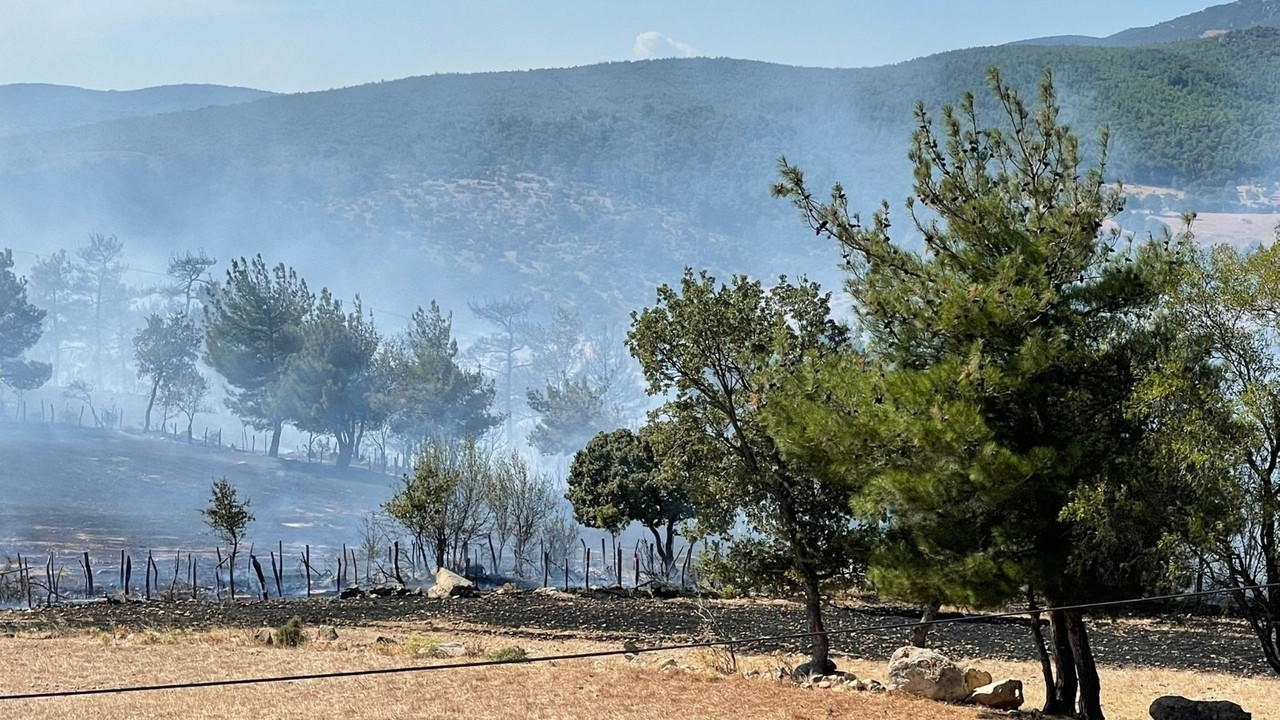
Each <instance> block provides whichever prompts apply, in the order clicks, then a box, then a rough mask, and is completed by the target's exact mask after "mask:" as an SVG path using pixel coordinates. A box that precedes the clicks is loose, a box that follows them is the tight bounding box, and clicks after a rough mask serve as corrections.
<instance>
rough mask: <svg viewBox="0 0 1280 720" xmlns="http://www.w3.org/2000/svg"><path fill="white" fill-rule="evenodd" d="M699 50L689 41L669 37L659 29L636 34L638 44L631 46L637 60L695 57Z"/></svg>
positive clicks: (633, 55) (632, 54)
mask: <svg viewBox="0 0 1280 720" xmlns="http://www.w3.org/2000/svg"><path fill="white" fill-rule="evenodd" d="M697 52H698V51H697V50H694V49H693V46H692V45H690V44H689V43H683V42H680V41H679V40H676V39H675V38H670V37H667V36H666V35H663V34H662V33H660V32H658V31H657V30H650V31H649V32H642V33H640V34H639V35H637V36H636V44H635V45H633V46H632V48H631V56H632V57H634V58H636V59H637V60H652V59H653V58H660V57H693V56H694V55H696V54H697Z"/></svg>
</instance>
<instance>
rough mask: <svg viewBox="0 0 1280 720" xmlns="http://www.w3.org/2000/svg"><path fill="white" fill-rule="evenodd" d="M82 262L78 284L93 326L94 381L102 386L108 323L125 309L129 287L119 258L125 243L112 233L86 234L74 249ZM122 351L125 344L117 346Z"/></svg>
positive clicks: (108, 329)
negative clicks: (87, 239) (84, 238)
mask: <svg viewBox="0 0 1280 720" xmlns="http://www.w3.org/2000/svg"><path fill="white" fill-rule="evenodd" d="M76 255H77V256H79V258H80V262H81V265H80V266H79V268H78V272H77V278H76V279H77V285H78V286H79V290H80V293H81V295H82V296H83V297H84V298H85V299H86V300H87V302H88V305H89V318H90V325H91V328H92V340H91V342H92V347H93V377H94V385H96V386H98V387H99V388H101V387H102V369H103V362H104V357H103V354H104V352H105V350H106V343H107V340H108V338H109V335H108V333H109V332H110V329H111V328H110V323H111V321H113V320H116V319H118V318H119V317H120V316H121V315H123V313H124V306H125V302H126V300H127V296H128V291H127V289H126V288H125V286H124V283H123V277H124V271H125V270H126V267H125V265H124V263H123V262H122V257H123V255H124V243H123V242H121V241H120V240H118V239H116V236H115V235H112V236H110V237H107V236H105V235H103V234H101V233H97V234H94V235H91V236H89V244H88V245H86V246H84V247H82V248H79V249H78V250H76ZM119 349H120V351H121V352H125V350H124V348H119Z"/></svg>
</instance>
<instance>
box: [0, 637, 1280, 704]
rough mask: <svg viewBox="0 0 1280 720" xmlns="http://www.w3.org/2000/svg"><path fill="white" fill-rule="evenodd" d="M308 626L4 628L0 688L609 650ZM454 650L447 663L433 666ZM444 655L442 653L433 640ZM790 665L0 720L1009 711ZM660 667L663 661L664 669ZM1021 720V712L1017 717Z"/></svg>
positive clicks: (685, 654) (325, 692) (284, 692)
mask: <svg viewBox="0 0 1280 720" xmlns="http://www.w3.org/2000/svg"><path fill="white" fill-rule="evenodd" d="M315 632H316V630H315V628H308V630H307V631H306V633H307V635H308V637H310V638H311V639H310V641H309V642H307V643H305V644H304V645H303V646H301V647H298V648H281V647H273V646H267V645H263V644H262V643H261V642H259V641H258V640H256V639H255V638H254V637H253V634H252V632H251V631H250V630H249V629H244V628H215V629H208V630H199V631H193V630H168V631H160V630H155V629H131V628H127V627H123V626H122V627H117V628H113V629H111V630H109V631H101V630H96V629H95V630H74V631H65V632H53V631H40V632H21V633H13V634H12V636H11V637H10V636H5V637H0V693H4V694H12V693H30V692H43V691H49V690H59V689H76V688H102V687H117V686H124V685H139V684H155V683H174V682H182V681H198V680H215V679H230V678H245V677H254V676H280V675H296V674H305V673H318V672H328V671H346V670H356V669H369V668H393V667H407V666H431V665H442V664H447V663H456V662H469V661H475V660H480V659H484V658H486V657H493V656H494V655H495V654H496V653H499V652H502V651H507V650H509V648H512V647H519V648H520V649H521V650H522V651H523V652H525V653H526V654H527V655H528V656H529V657H545V656H548V655H555V654H563V653H575V652H590V651H596V650H613V649H618V644H617V643H612V642H604V641H599V640H583V639H578V638H573V637H563V638H558V639H529V638H520V639H519V640H513V639H512V638H511V636H510V635H505V634H496V633H495V632H494V631H493V629H492V628H486V627H482V626H478V625H470V624H466V623H455V624H454V625H453V626H452V627H450V628H433V629H431V630H430V631H427V630H425V629H424V627H423V624H422V623H417V622H394V623H377V624H371V625H367V626H361V627H343V628H341V629H339V630H338V638H337V640H330V641H322V640H319V639H317V637H316V636H315ZM445 643H456V644H457V646H459V647H458V649H456V652H457V653H458V656H457V657H453V658H439V657H436V655H439V654H441V653H442V650H441V645H442V644H445ZM446 647H447V646H446ZM801 660H802V658H801V657H800V656H797V655H788V654H782V653H776V654H767V655H760V654H749V655H740V656H738V657H737V658H736V662H737V666H736V668H733V669H732V670H733V671H732V672H726V671H728V670H730V669H731V668H730V667H729V665H728V658H727V656H725V655H724V654H723V653H716V652H713V651H708V650H685V651H673V652H656V653H652V654H649V653H645V654H640V655H637V656H635V657H634V658H632V659H626V658H625V657H622V656H613V657H608V658H599V659H590V660H572V661H555V662H546V663H542V662H539V663H531V664H527V665H512V666H499V667H486V668H469V669H456V670H437V671H428V672H415V673H404V674H391V675H378V676H367V677H357V678H343V679H333V680H310V681H290V682H285V683H278V684H267V685H252V686H232V687H219V688H206V689H188V690H168V691H157V692H147V693H136V694H112V695H96V696H86V697H78V698H61V699H43V700H21V701H0V716H3V717H15V718H17V717H21V718H95V719H96V718H102V717H112V718H157V717H184V718H241V717H243V718H255V720H269V719H272V718H310V717H339V718H400V717H469V718H653V719H655V720H669V718H672V717H681V718H724V717H734V718H735V719H737V718H741V719H743V720H754V719H756V718H761V719H764V718H787V719H797V720H799V719H801V718H829V717H841V718H850V719H852V720H871V719H873V718H875V719H881V718H883V719H885V720H888V719H889V718H895V719H898V720H976V719H978V718H994V717H1009V715H1007V714H1005V713H994V712H990V711H987V712H984V711H980V710H978V709H976V708H972V707H964V706H949V705H943V704H938V703H933V702H929V701H925V700H919V699H915V698H909V697H900V696H897V695H894V694H885V693H874V692H866V691H862V692H859V691H854V690H843V689H841V690H834V689H819V688H804V687H800V686H797V685H794V684H792V683H790V682H786V681H779V680H776V679H774V673H775V672H776V668H778V667H789V666H792V665H793V664H794V663H797V662H799V661H801ZM961 662H962V664H973V665H976V666H978V667H981V668H983V669H986V670H987V671H989V672H991V673H992V674H993V675H995V676H996V677H997V678H1003V677H1014V678H1020V679H1022V680H1023V682H1024V683H1025V685H1026V688H1027V705H1026V706H1025V709H1033V708H1034V707H1036V706H1038V704H1039V703H1040V701H1041V699H1042V698H1041V696H1040V693H1039V687H1038V684H1037V680H1036V679H1037V677H1038V666H1036V665H1034V664H1032V663H1027V662H1010V661H990V660H977V661H970V660H967V659H961ZM841 665H842V666H843V667H844V668H845V669H846V670H848V671H852V672H854V673H855V674H857V675H858V676H859V677H860V678H864V679H880V680H883V679H884V672H885V664H884V662H882V661H872V660H870V659H867V660H853V659H843V660H842V662H841ZM664 666H668V667H664ZM1102 681H1103V689H1104V701H1105V709H1106V711H1107V713H1108V717H1109V718H1112V720H1144V719H1145V718H1147V717H1148V716H1147V707H1148V706H1149V705H1150V702H1151V700H1152V699H1154V698H1155V697H1158V696H1159V695H1162V694H1168V693H1178V694H1186V695H1191V696H1196V697H1206V698H1207V697H1221V698H1230V699H1232V700H1234V701H1236V702H1239V703H1241V704H1242V705H1243V706H1244V707H1245V708H1246V709H1248V710H1250V711H1252V712H1253V713H1254V717H1255V718H1268V717H1280V681H1278V680H1276V679H1273V678H1241V677H1233V676H1229V675H1224V674H1219V673H1204V672H1191V671H1185V670H1181V671H1180V670H1167V669H1164V670H1150V669H1122V668H1117V667H1111V666H1108V667H1104V668H1103V670H1102ZM1022 716H1023V717H1033V716H1034V714H1032V713H1023V715H1022Z"/></svg>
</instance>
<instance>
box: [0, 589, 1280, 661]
mask: <svg viewBox="0 0 1280 720" xmlns="http://www.w3.org/2000/svg"><path fill="white" fill-rule="evenodd" d="M829 613H830V614H829V616H828V619H827V627H828V629H836V630H845V629H850V630H854V632H849V633H840V634H837V635H835V636H833V637H832V649H833V651H834V652H836V653H837V654H838V655H843V656H847V657H853V658H863V659H881V658H885V657H888V656H889V655H890V654H891V653H892V652H893V651H894V650H895V649H896V648H898V647H901V646H902V645H904V644H906V643H907V637H908V630H907V629H906V628H903V627H899V628H894V629H877V628H883V627H884V626H889V625H907V624H909V623H911V622H912V621H913V619H914V618H915V617H916V614H915V611H914V610H912V609H910V608H904V607H894V606H885V605H876V604H872V605H866V604H859V605H856V606H833V607H831V608H830V610H829ZM294 615H297V616H299V617H301V618H302V619H303V621H304V622H305V623H307V624H308V625H319V624H333V625H337V626H338V627H342V626H370V625H373V626H376V625H378V624H382V623H392V622H411V623H414V624H420V625H422V626H424V627H425V628H427V629H432V628H437V629H444V628H448V627H451V626H456V625H458V624H460V623H464V624H468V625H481V626H485V627H487V628H489V629H490V631H491V632H494V633H497V634H500V635H505V636H510V637H513V638H552V637H562V638H563V637H569V638H582V639H591V640H606V641H608V640H616V641H618V642H619V643H621V642H623V641H625V640H633V641H635V642H637V643H638V644H640V645H661V644H678V643H682V642H691V641H697V640H703V639H707V638H708V637H709V635H708V631H709V628H708V622H707V619H706V618H707V617H708V615H710V617H712V618H713V619H714V624H715V628H714V630H711V632H714V633H715V635H716V636H717V637H720V638H757V637H763V636H771V635H785V634H789V633H799V632H802V631H803V629H804V626H805V625H804V610H803V607H802V606H801V605H799V604H797V603H791V602H783V601H754V600H753V601H736V600H734V601H729V600H710V601H698V600H694V599H688V598H678V599H668V600H660V599H647V598H636V597H618V596H615V595H613V594H611V593H609V592H604V591H595V592H592V593H590V594H584V593H572V594H568V593H552V594H542V593H535V592H528V591H525V592H519V593H513V594H489V595H486V596H484V597H480V598H471V599H462V598H457V599H452V600H435V599H428V598H424V597H415V596H408V597H390V598H377V599H372V598H370V599H351V600H338V599H332V598H326V599H318V598H316V599H311V600H303V599H298V600H284V601H280V600H270V601H265V602H253V603H244V602H241V603H236V604H216V603H211V602H204V601H180V602H176V603H173V602H153V603H141V602H129V603H101V602H99V603H92V604H82V605H68V606H55V607H53V608H39V609H35V610H11V611H6V612H0V631H2V632H6V633H22V632H33V631H35V632H40V631H63V630H82V629H89V628H99V629H103V630H110V629H112V628H115V627H118V626H124V627H129V628H134V629H139V628H148V629H156V630H162V631H163V630H171V629H188V630H204V629H210V628H216V627H227V626H231V627H245V628H253V627H262V626H270V627H276V626H279V625H280V624H282V623H284V621H285V620H287V619H288V618H290V617H292V616H294ZM943 617H944V618H956V617H959V615H957V614H946V613H944V615H943ZM857 628H866V629H865V630H856V629H857ZM1090 637H1091V641H1092V642H1093V644H1094V646H1095V649H1096V651H1097V653H1098V657H1099V662H1100V663H1102V664H1105V665H1110V666H1115V667H1123V668H1135V667H1149V668H1167V669H1177V670H1201V671H1218V672H1227V673H1231V674H1236V675H1266V674H1268V672H1269V671H1268V668H1267V666H1266V663H1265V662H1264V660H1263V658H1262V656H1261V652H1260V650H1259V648H1258V645H1257V641H1256V640H1255V639H1254V637H1253V636H1252V634H1251V633H1250V631H1249V629H1248V627H1247V626H1246V625H1245V624H1244V623H1243V622H1242V621H1239V620H1236V619H1230V618H1218V617H1205V616H1199V615H1166V616H1163V617H1159V618H1134V617H1125V618H1097V619H1096V620H1095V622H1094V624H1093V627H1092V630H1091V636H1090ZM930 644H931V645H932V646H935V647H937V648H938V649H939V650H941V651H942V652H944V653H946V654H948V655H950V656H952V657H971V658H978V657H981V658H993V659H1005V660H1015V661H1030V660H1034V659H1035V649H1034V646H1033V645H1032V641H1031V635H1030V632H1029V630H1028V625H1027V620H1026V619H1023V618H1007V617H1002V618H989V617H988V618H980V619H976V620H972V621H965V622H950V623H945V624H941V625H939V626H937V627H936V628H935V629H934V630H933V635H931V637H930ZM744 648H745V649H746V650H747V651H749V652H754V653H771V652H775V651H781V652H788V653H793V652H801V651H803V649H804V643H803V640H794V639H793V640H758V641H754V642H750V643H747V644H745V645H744Z"/></svg>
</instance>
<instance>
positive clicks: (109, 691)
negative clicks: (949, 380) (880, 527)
mask: <svg viewBox="0 0 1280 720" xmlns="http://www.w3.org/2000/svg"><path fill="white" fill-rule="evenodd" d="M1274 588H1280V583H1269V584H1265V585H1249V586H1246V587H1240V588H1229V589H1222V590H1202V591H1199V592H1186V593H1173V594H1169V595H1151V596H1145V597H1137V598H1128V599H1124V600H1108V601H1105V602H1096V603H1080V604H1077V605H1060V606H1057V607H1049V608H1038V609H1029V610H1010V611H1006V612H999V613H989V614H982V615H963V616H961V617H954V618H939V619H937V620H934V621H933V622H932V624H933V625H949V624H953V623H962V622H979V621H983V620H990V619H993V618H1003V617H1016V616H1021V615H1036V614H1039V613H1045V612H1063V611H1068V610H1087V609H1090V608H1102V607H1116V606H1119V605H1134V604H1137V603H1144V602H1155V601H1161V600H1178V599H1183V598H1193V597H1206V596H1210V595H1222V594H1226V593H1237V592H1246V591H1255V590H1269V589H1274ZM919 624H920V621H918V620H913V621H910V622H899V623H888V624H882V625H868V626H864V627H856V628H838V629H835V630H828V631H826V632H825V633H816V632H800V633H787V634H783V635H762V636H759V637H754V638H739V639H731V640H704V641H700V642H691V643H680V644H674V645H659V646H654V647H634V648H630V649H623V650H597V651H592V652H580V653H564V654H561V655H543V656H538V657H526V658H516V659H511V660H474V661H470V662H460V663H446V664H442V665H413V666H408V667H395V668H376V669H367V670H339V671H333V672H323V673H307V674H302V675H278V676H267V677H252V678H232V679H228V680H204V681H199V682H182V683H165V684H160V685H131V686H125V687H108V688H87V689H80V690H50V691H47V692H35V693H14V694H5V695H0V702H3V701H7V700H38V699H48V698H64V697H80V696H84V695H114V694H122V693H136V692H154V691H158V690H193V689H199V688H211V687H228V686H233V685H262V684H266V683H277V682H298V681H302V680H330V679H336V678H350V677H366V676H373V675H397V674H402V673H416V672H432V671H438V670H461V669H465V668H480V667H493V666H496V665H528V664H532V663H539V662H555V661H561V660H585V659H590V658H602V657H611V656H617V655H638V654H640V653H654V652H670V651H673V650H691V649H697V648H707V647H721V646H725V647H732V646H734V645H751V644H755V643H762V642H769V641H778V640H798V639H801V638H808V637H812V636H814V635H818V634H826V635H828V636H830V635H850V634H854V633H863V632H872V631H879V630H901V629H906V628H913V627H916V626H917V625H919Z"/></svg>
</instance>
